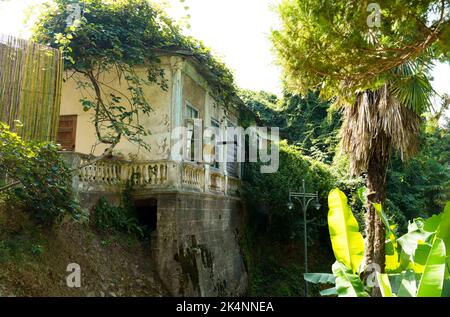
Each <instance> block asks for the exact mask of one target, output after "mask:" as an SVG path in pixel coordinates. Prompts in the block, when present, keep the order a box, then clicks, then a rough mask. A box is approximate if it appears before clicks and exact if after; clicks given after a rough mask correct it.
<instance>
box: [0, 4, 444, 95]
mask: <svg viewBox="0 0 450 317" xmlns="http://www.w3.org/2000/svg"><path fill="white" fill-rule="evenodd" d="M44 1H45V0H9V1H8V0H6V1H2V0H0V34H1V33H3V34H12V35H16V36H21V37H27V36H28V34H29V33H28V32H26V31H24V29H26V27H24V26H23V20H24V16H25V15H24V10H25V9H26V8H27V6H29V5H30V4H38V3H42V2H44ZM157 1H165V2H166V3H168V4H169V5H170V7H169V8H168V12H169V14H170V15H171V16H172V17H173V18H175V19H176V20H179V18H181V17H183V16H185V15H186V14H190V16H191V18H190V19H189V23H190V25H191V28H190V30H188V31H187V33H188V34H191V35H193V36H194V37H196V38H198V39H200V40H202V41H203V42H204V43H205V44H206V45H207V46H209V47H211V48H212V49H213V51H214V52H215V53H216V54H217V55H219V56H221V57H222V58H223V60H224V62H225V63H226V64H227V65H228V67H229V68H231V69H232V70H233V72H234V74H235V77H236V82H237V84H238V85H239V86H240V87H242V88H247V89H253V90H266V91H270V92H275V93H280V92H281V83H280V77H281V71H280V70H279V69H278V67H277V66H275V63H274V55H273V53H272V45H271V43H270V40H269V39H268V36H269V34H270V30H271V29H272V28H274V27H276V26H277V24H278V19H277V15H276V14H275V13H274V12H273V10H272V9H271V8H272V7H273V6H274V5H275V4H276V3H278V2H279V0H226V1H224V0H185V1H184V3H181V1H180V0H157ZM186 5H187V6H189V10H187V11H186V10H184V6H186ZM433 77H434V79H435V80H434V82H433V86H434V88H435V89H436V91H437V92H438V93H440V94H442V93H448V94H450V66H448V65H442V64H439V65H437V66H436V67H435V69H434V71H433Z"/></svg>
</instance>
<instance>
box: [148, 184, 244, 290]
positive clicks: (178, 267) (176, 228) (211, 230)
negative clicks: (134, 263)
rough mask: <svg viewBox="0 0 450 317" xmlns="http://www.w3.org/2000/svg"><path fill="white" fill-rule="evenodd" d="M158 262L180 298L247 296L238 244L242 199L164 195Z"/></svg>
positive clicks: (155, 250)
mask: <svg viewBox="0 0 450 317" xmlns="http://www.w3.org/2000/svg"><path fill="white" fill-rule="evenodd" d="M156 198H157V200H158V224H157V232H156V235H155V238H154V240H153V241H152V249H153V256H154V257H155V262H156V263H157V266H158V268H157V270H158V272H159V273H160V276H161V278H162V280H163V282H164V284H165V287H166V288H167V289H168V290H169V291H170V292H171V293H172V295H174V296H240V295H244V294H245V292H246V290H247V274H246V271H245V267H244V263H243V259H242V256H241V254H240V248H239V244H238V239H239V234H240V228H241V225H242V221H243V215H242V209H241V206H240V202H239V200H237V199H232V198H229V197H223V196H222V197H220V196H214V195H209V196H207V195H196V194H181V193H179V194H162V195H158V196H157V197H156Z"/></svg>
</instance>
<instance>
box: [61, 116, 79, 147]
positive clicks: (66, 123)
mask: <svg viewBox="0 0 450 317" xmlns="http://www.w3.org/2000/svg"><path fill="white" fill-rule="evenodd" d="M76 135H77V116H76V115H71V116H60V118H59V128H58V143H59V144H61V146H62V148H63V150H65V151H75V142H76Z"/></svg>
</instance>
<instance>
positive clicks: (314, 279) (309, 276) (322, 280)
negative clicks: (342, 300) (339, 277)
mask: <svg viewBox="0 0 450 317" xmlns="http://www.w3.org/2000/svg"><path fill="white" fill-rule="evenodd" d="M303 277H304V279H305V280H306V281H308V282H310V283H313V284H336V278H335V277H334V275H333V274H329V273H305V274H303Z"/></svg>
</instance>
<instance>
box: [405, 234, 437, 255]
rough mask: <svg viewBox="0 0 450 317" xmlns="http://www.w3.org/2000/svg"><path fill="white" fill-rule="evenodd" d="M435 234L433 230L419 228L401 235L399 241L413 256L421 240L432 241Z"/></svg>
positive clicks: (406, 251) (408, 253)
mask: <svg viewBox="0 0 450 317" xmlns="http://www.w3.org/2000/svg"><path fill="white" fill-rule="evenodd" d="M433 235H434V233H432V232H428V231H424V230H420V229H417V230H415V231H411V232H408V233H407V234H405V235H403V236H401V237H400V238H398V239H397V241H398V243H400V245H401V246H402V250H403V251H404V252H405V253H406V254H407V255H409V256H411V257H412V256H414V253H415V252H416V249H417V245H418V243H419V241H422V242H430V241H431V240H432V239H431V238H432V236H433Z"/></svg>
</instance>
